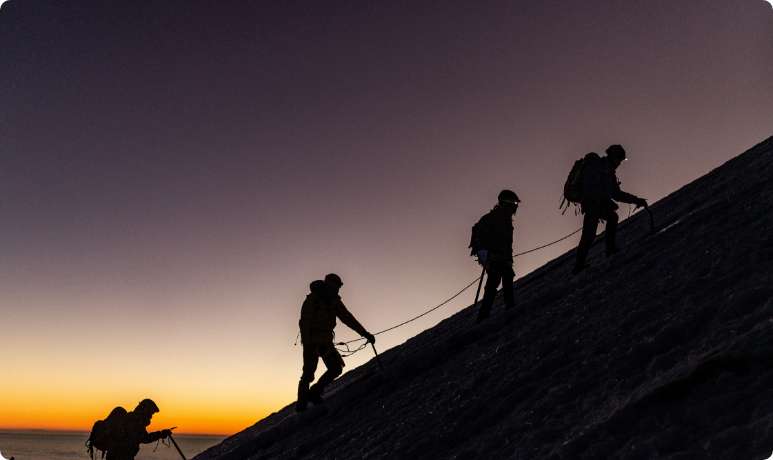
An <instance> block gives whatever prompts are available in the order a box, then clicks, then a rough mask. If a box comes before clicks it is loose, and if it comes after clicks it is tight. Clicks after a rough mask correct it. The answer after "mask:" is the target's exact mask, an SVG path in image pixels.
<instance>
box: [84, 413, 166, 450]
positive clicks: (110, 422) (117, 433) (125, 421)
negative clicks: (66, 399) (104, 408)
mask: <svg viewBox="0 0 773 460" xmlns="http://www.w3.org/2000/svg"><path fill="white" fill-rule="evenodd" d="M158 411H159V409H158V406H157V405H156V403H154V402H153V401H152V400H150V399H143V400H142V401H140V403H139V404H137V407H136V408H135V409H134V410H133V411H132V412H126V409H124V408H123V407H120V406H119V407H116V408H115V409H113V410H112V411H111V412H110V415H108V417H107V418H106V419H105V420H100V421H98V422H96V423H94V427H93V428H92V429H91V435H90V436H89V440H88V441H86V446H87V448H88V450H89V454H90V455H91V458H94V449H99V450H101V451H102V452H103V453H107V456H106V457H105V458H106V459H107V460H132V459H134V457H135V456H136V455H137V453H138V452H139V451H140V444H148V443H151V442H155V441H158V440H159V439H164V438H167V437H169V436H170V435H171V434H172V430H161V431H154V432H152V433H148V431H147V427H148V425H150V420H151V419H152V418H153V414H155V413H156V412H158Z"/></svg>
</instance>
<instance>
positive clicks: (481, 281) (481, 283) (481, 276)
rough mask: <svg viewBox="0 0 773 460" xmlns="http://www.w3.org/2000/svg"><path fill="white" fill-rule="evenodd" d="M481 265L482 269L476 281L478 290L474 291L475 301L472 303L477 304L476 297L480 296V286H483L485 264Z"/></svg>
mask: <svg viewBox="0 0 773 460" xmlns="http://www.w3.org/2000/svg"><path fill="white" fill-rule="evenodd" d="M481 265H483V270H481V271H480V281H478V290H477V291H475V303H474V304H473V305H477V303H478V297H479V296H480V287H481V286H483V275H485V274H486V264H481Z"/></svg>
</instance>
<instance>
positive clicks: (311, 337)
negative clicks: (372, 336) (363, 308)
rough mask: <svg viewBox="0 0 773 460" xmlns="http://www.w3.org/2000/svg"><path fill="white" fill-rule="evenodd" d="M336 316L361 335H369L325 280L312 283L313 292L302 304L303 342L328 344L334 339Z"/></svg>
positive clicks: (307, 343) (300, 321)
mask: <svg viewBox="0 0 773 460" xmlns="http://www.w3.org/2000/svg"><path fill="white" fill-rule="evenodd" d="M336 318H338V319H340V320H341V322H342V323H344V324H346V325H347V326H349V327H350V328H352V329H353V330H354V331H355V332H357V333H359V334H360V335H363V336H364V335H367V334H368V332H367V331H366V330H365V328H364V327H363V326H362V324H360V322H359V321H357V320H356V319H355V318H354V315H352V314H351V313H350V312H349V310H347V308H346V306H345V305H344V303H343V302H342V301H341V297H340V296H339V295H337V294H332V293H330V292H329V291H328V289H327V287H326V285H325V282H324V281H314V282H313V283H311V293H310V294H309V295H307V296H306V300H304V301H303V305H302V306H301V319H300V320H299V321H298V326H299V327H300V329H301V343H303V344H304V345H327V344H329V343H331V342H332V341H333V338H334V337H335V333H334V332H333V329H335V326H336Z"/></svg>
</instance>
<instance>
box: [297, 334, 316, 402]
mask: <svg viewBox="0 0 773 460" xmlns="http://www.w3.org/2000/svg"><path fill="white" fill-rule="evenodd" d="M318 361H319V349H318V347H317V346H314V345H304V346H303V373H302V374H301V380H300V381H299V382H298V401H297V402H296V403H295V409H296V410H297V411H302V410H305V409H306V406H307V405H308V401H309V385H310V384H311V382H313V381H314V372H316V371H317V362H318Z"/></svg>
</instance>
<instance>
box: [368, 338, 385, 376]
mask: <svg viewBox="0 0 773 460" xmlns="http://www.w3.org/2000/svg"><path fill="white" fill-rule="evenodd" d="M370 347H371V348H372V349H373V354H374V355H376V362H377V363H378V368H379V369H381V371H382V372H383V371H384V366H383V365H382V364H381V358H380V357H379V356H378V352H377V351H376V346H375V345H373V342H371V343H370Z"/></svg>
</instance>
